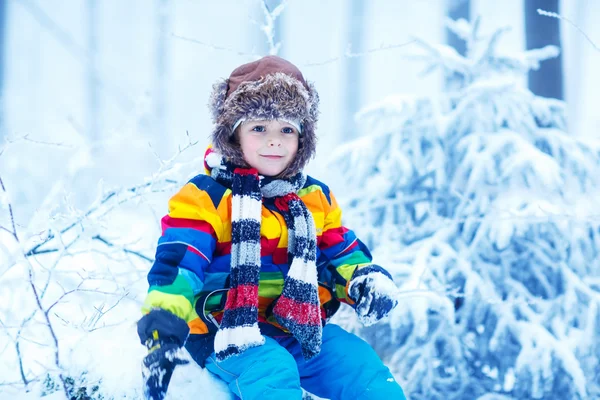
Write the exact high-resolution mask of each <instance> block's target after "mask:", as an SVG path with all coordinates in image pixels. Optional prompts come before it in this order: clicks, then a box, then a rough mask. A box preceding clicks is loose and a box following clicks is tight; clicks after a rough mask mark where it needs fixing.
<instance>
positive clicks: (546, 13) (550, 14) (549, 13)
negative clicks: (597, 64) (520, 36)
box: [537, 8, 600, 52]
mask: <svg viewBox="0 0 600 400" xmlns="http://www.w3.org/2000/svg"><path fill="white" fill-rule="evenodd" d="M537 12H538V14H540V15H543V16H544V17H550V18H556V19H558V20H561V21H565V22H566V23H568V24H569V25H571V26H572V27H574V28H575V29H577V30H578V31H579V33H581V35H583V37H584V38H585V40H587V41H588V42H589V43H590V44H591V45H592V46H593V47H594V49H596V51H599V52H600V47H598V45H597V44H596V43H594V41H593V40H592V39H591V38H590V37H589V36H588V35H587V34H586V33H585V32H584V31H583V29H581V28H580V27H579V26H578V25H577V24H576V23H574V22H573V21H571V20H570V19H568V18H567V17H564V16H562V15H560V14H558V13H555V12H552V11H546V10H542V9H541V8H538V9H537Z"/></svg>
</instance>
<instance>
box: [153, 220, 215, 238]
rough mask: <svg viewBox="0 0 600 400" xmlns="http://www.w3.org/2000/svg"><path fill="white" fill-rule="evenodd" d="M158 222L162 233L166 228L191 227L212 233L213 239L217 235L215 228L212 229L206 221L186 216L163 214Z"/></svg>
mask: <svg viewBox="0 0 600 400" xmlns="http://www.w3.org/2000/svg"><path fill="white" fill-rule="evenodd" d="M160 223H161V227H162V231H163V233H164V232H165V231H166V230H167V229H168V228H192V229H197V230H199V231H202V232H205V233H208V234H209V235H212V237H214V238H215V239H216V238H217V235H216V234H215V230H214V229H213V227H212V225H211V224H209V223H208V222H206V221H202V220H197V219H187V218H172V217H170V216H169V215H165V216H164V217H163V218H162V219H161V221H160Z"/></svg>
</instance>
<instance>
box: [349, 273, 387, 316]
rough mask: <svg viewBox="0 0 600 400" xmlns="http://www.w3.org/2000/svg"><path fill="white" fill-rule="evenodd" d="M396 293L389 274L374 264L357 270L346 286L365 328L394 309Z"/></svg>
mask: <svg viewBox="0 0 600 400" xmlns="http://www.w3.org/2000/svg"><path fill="white" fill-rule="evenodd" d="M397 293H398V288H397V287H396V285H395V284H394V281H393V280H392V276H391V275H390V274H389V272H387V271H386V270H385V269H383V268H381V267H380V266H379V265H374V264H373V265H369V266H367V267H363V268H360V269H357V270H356V272H355V273H354V276H353V278H352V280H351V281H350V285H349V286H348V294H349V296H350V298H351V299H352V300H353V301H355V302H356V304H355V310H356V314H357V315H358V318H359V320H360V322H362V323H363V325H365V326H369V325H373V324H374V323H375V322H377V321H379V320H380V319H382V318H385V317H386V316H387V315H388V314H389V313H390V312H391V311H392V310H393V309H394V307H396V305H397V304H398V300H397V299H396V297H397Z"/></svg>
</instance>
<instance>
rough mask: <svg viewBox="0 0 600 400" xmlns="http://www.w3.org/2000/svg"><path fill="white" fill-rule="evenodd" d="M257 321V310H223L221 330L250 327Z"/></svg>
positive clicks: (250, 308) (252, 308)
mask: <svg viewBox="0 0 600 400" xmlns="http://www.w3.org/2000/svg"><path fill="white" fill-rule="evenodd" d="M257 320H258V308H256V307H239V308H233V309H227V310H225V313H223V320H222V321H221V328H234V327H237V326H252V325H254V324H255V323H256V321H257Z"/></svg>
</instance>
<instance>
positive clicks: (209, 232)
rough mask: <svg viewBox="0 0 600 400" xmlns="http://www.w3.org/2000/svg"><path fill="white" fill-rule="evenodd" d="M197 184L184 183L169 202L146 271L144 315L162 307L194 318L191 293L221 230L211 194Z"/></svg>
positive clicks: (200, 281) (197, 289)
mask: <svg viewBox="0 0 600 400" xmlns="http://www.w3.org/2000/svg"><path fill="white" fill-rule="evenodd" d="M206 178H208V177H206ZM208 179H210V178H208ZM199 183H200V182H198V181H196V182H194V180H192V181H190V182H188V183H187V184H186V185H185V186H184V187H183V188H182V189H181V190H180V191H179V193H177V194H176V195H175V196H173V197H172V198H171V199H170V201H169V213H168V215H166V216H165V217H164V218H163V219H162V221H161V222H162V235H161V237H160V239H159V240H158V246H157V249H156V258H155V261H154V264H153V265H152V268H151V269H150V272H149V273H148V284H149V285H150V288H149V289H148V295H147V296H146V300H145V302H144V305H143V307H142V311H143V312H144V314H147V313H149V312H150V311H151V310H152V309H162V310H166V311H169V312H171V313H172V314H174V315H176V316H178V317H180V318H182V319H183V320H185V321H186V322H188V321H190V320H192V319H193V318H194V317H195V315H194V314H195V312H194V310H193V304H194V296H195V295H197V294H198V293H200V291H201V290H202V288H203V286H204V271H205V269H206V267H207V266H208V265H209V264H210V263H211V261H212V257H213V253H214V250H215V247H216V243H217V238H218V237H219V235H220V233H221V232H222V230H223V227H222V221H221V218H220V217H219V214H218V213H217V210H216V206H217V205H218V204H217V205H215V202H214V195H211V193H210V192H209V191H207V190H203V189H204V188H203V187H202V185H198V184H199Z"/></svg>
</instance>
